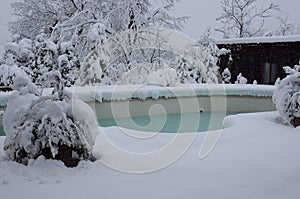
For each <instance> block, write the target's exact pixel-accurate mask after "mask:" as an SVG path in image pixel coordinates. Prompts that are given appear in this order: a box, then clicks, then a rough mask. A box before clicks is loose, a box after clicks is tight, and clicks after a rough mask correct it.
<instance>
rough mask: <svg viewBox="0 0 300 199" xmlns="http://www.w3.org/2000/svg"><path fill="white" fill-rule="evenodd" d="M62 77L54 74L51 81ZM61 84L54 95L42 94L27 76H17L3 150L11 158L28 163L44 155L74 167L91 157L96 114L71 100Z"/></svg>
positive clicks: (7, 113)
mask: <svg viewBox="0 0 300 199" xmlns="http://www.w3.org/2000/svg"><path fill="white" fill-rule="evenodd" d="M48 76H49V77H50V76H51V75H50V74H48ZM59 78H60V75H57V73H54V74H53V78H52V80H55V81H58V82H59V81H60V79H59ZM60 85H62V84H58V86H56V87H55V89H54V93H53V94H52V95H50V96H41V95H39V93H38V90H37V88H36V86H35V85H34V84H33V83H31V82H30V81H28V79H25V78H23V77H19V78H17V79H16V81H15V84H14V88H15V89H16V91H17V92H15V93H13V94H12V95H11V97H10V99H9V101H8V104H7V109H6V111H5V113H4V117H3V126H4V131H5V134H6V139H5V142H4V150H5V152H6V154H7V155H8V157H9V158H10V159H11V160H14V161H16V162H19V163H22V164H25V165H27V164H28V161H29V160H30V159H37V158H38V157H39V156H41V155H44V156H45V157H46V158H48V159H50V158H52V159H58V160H62V161H63V162H64V163H65V165H66V166H70V167H72V166H76V165H77V163H78V161H79V160H81V159H89V158H91V157H92V154H91V151H92V147H93V145H94V140H95V136H96V134H97V132H98V125H97V120H96V118H95V116H94V113H93V111H92V109H91V108H90V107H89V106H88V105H87V104H85V103H84V102H82V101H80V100H72V99H71V98H70V95H68V94H67V93H65V91H64V90H63V86H60ZM83 115H84V117H82V116H83Z"/></svg>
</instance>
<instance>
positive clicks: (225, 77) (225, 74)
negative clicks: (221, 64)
mask: <svg viewBox="0 0 300 199" xmlns="http://www.w3.org/2000/svg"><path fill="white" fill-rule="evenodd" d="M222 79H223V83H224V84H230V80H231V73H230V70H229V69H228V68H225V69H224V71H223V72H222Z"/></svg>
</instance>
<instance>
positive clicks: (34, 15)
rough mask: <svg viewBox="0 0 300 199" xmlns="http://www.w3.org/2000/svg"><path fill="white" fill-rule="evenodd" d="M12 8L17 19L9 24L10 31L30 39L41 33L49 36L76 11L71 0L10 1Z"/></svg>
mask: <svg viewBox="0 0 300 199" xmlns="http://www.w3.org/2000/svg"><path fill="white" fill-rule="evenodd" d="M76 2H77V1H76ZM73 3H74V4H73ZM12 9H13V14H14V15H15V16H17V20H16V21H15V22H12V23H11V24H10V26H9V29H10V31H11V32H12V33H13V34H18V35H21V36H22V37H27V38H29V39H31V40H34V39H35V38H36V36H37V35H39V34H41V33H45V34H47V35H48V36H49V35H50V34H51V33H52V32H53V29H54V28H55V26H57V25H59V24H60V23H62V22H63V21H65V20H66V19H68V18H70V17H71V16H72V15H74V13H75V12H76V7H75V1H73V0H52V1H48V0H21V1H17V2H14V3H12Z"/></svg>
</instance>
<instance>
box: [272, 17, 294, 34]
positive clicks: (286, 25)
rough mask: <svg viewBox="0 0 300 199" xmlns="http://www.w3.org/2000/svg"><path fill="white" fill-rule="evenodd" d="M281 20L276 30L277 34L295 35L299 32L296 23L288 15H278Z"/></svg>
mask: <svg viewBox="0 0 300 199" xmlns="http://www.w3.org/2000/svg"><path fill="white" fill-rule="evenodd" d="M277 19H278V22H279V27H278V29H277V30H276V31H275V35H276V36H287V35H294V34H297V33H299V32H298V31H297V28H296V26H295V24H293V23H292V22H290V21H289V18H288V15H287V16H284V17H280V16H278V17H277Z"/></svg>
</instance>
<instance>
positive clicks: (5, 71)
mask: <svg viewBox="0 0 300 199" xmlns="http://www.w3.org/2000/svg"><path fill="white" fill-rule="evenodd" d="M18 77H24V78H25V77H27V78H28V79H29V77H28V75H27V74H26V73H25V72H24V71H23V70H22V69H20V68H18V67H16V66H8V65H5V64H3V65H0V86H5V87H11V86H12V85H13V84H14V80H15V79H16V78H18Z"/></svg>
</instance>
